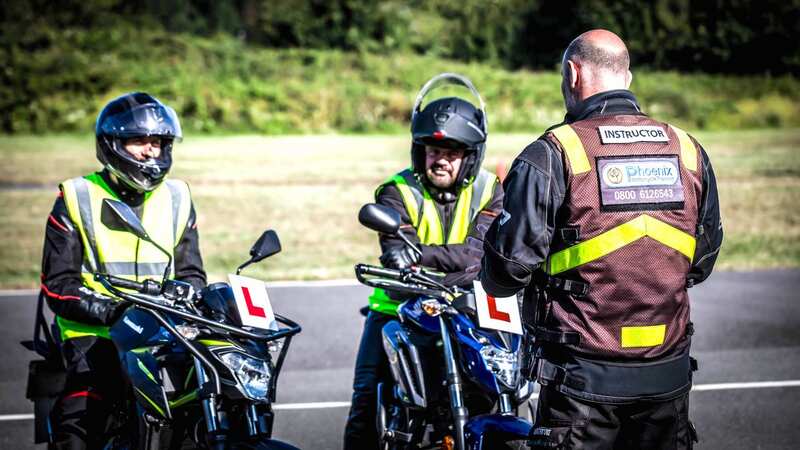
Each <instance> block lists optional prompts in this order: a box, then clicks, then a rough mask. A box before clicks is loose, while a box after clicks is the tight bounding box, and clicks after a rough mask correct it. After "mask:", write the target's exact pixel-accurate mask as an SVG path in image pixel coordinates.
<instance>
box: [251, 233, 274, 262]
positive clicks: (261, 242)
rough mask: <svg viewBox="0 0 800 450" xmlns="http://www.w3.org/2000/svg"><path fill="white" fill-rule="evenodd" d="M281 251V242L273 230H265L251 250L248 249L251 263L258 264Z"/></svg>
mask: <svg viewBox="0 0 800 450" xmlns="http://www.w3.org/2000/svg"><path fill="white" fill-rule="evenodd" d="M280 251H281V241H280V239H278V233H276V232H275V230H267V231H265V232H264V233H262V234H261V237H260V238H258V240H257V241H256V243H255V244H253V248H251V249H250V256H252V259H251V260H250V261H251V262H258V261H261V260H262V259H264V258H268V257H270V256H272V255H274V254H276V253H280Z"/></svg>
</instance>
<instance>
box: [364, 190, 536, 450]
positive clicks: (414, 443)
mask: <svg viewBox="0 0 800 450" xmlns="http://www.w3.org/2000/svg"><path fill="white" fill-rule="evenodd" d="M359 221H360V222H361V223H362V224H363V225H365V226H367V227H368V228H370V229H372V230H375V231H378V232H380V233H385V234H390V235H394V236H397V237H399V238H401V239H403V240H404V241H405V242H406V245H409V246H410V247H411V248H412V249H415V250H416V251H418V250H417V249H416V248H415V246H414V245H413V244H412V243H411V242H410V241H408V240H407V239H406V238H405V237H404V236H403V235H402V233H398V230H399V226H400V217H399V215H398V214H397V213H396V212H395V211H394V210H392V209H390V208H386V207H383V206H380V205H376V204H369V205H366V206H364V207H363V208H362V209H361V211H360V212H359ZM355 272H356V277H357V278H358V280H359V281H360V282H361V283H363V284H365V285H367V286H371V287H377V288H382V289H385V290H388V291H394V292H400V293H404V294H411V295H412V296H413V298H412V299H411V300H408V301H406V302H404V303H402V304H401V306H400V307H399V308H398V315H399V318H398V320H393V321H390V322H389V323H387V324H386V325H385V326H384V327H383V347H384V350H385V352H386V355H387V357H388V359H389V364H390V367H391V375H392V379H391V380H386V381H385V382H382V383H380V384H379V387H378V417H377V422H378V423H377V425H378V435H379V438H380V443H381V447H382V448H384V449H409V448H445V449H458V450H466V449H469V450H478V449H503V448H527V447H526V442H527V440H528V436H529V433H530V431H531V427H532V426H531V423H530V422H529V421H527V420H525V419H522V418H520V417H517V416H516V410H517V408H518V407H519V406H521V405H523V404H526V403H527V400H528V398H529V397H530V396H531V394H533V385H532V384H531V383H530V382H528V381H527V380H525V379H524V378H523V377H521V376H520V359H521V353H522V346H523V342H522V337H521V336H518V335H515V334H511V333H506V332H500V331H495V330H487V329H481V328H480V327H479V326H478V325H477V311H476V304H475V296H474V294H473V293H472V292H471V291H470V290H464V289H460V288H458V287H453V286H446V285H444V284H443V283H442V282H441V280H440V279H439V277H437V276H436V275H435V274H432V273H428V272H426V271H424V270H422V269H420V268H411V269H403V270H394V269H387V268H383V267H376V266H370V265H366V264H357V265H356V266H355ZM476 413H478V414H476Z"/></svg>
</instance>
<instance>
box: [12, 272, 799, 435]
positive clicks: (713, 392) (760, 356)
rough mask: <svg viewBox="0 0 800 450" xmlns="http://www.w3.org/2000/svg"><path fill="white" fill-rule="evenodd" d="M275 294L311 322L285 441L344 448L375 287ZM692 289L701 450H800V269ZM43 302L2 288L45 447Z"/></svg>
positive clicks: (22, 410)
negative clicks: (37, 348) (35, 343)
mask: <svg viewBox="0 0 800 450" xmlns="http://www.w3.org/2000/svg"><path fill="white" fill-rule="evenodd" d="M270 292H271V297H272V300H273V304H274V309H275V311H276V312H278V313H279V314H282V315H284V316H287V317H290V318H292V319H293V320H295V321H297V322H299V323H300V324H301V325H302V326H303V332H302V333H301V334H300V335H299V336H298V337H297V338H295V340H294V341H293V343H292V348H291V349H290V352H289V355H288V357H287V359H286V364H285V366H284V370H283V372H282V373H281V379H280V382H279V385H278V399H277V402H278V404H279V406H278V408H279V409H278V411H277V413H276V423H275V430H274V431H275V433H274V434H275V437H276V438H278V439H282V440H285V441H288V442H291V443H293V444H294V445H297V446H298V447H300V448H304V449H337V448H341V442H342V430H343V428H344V423H345V419H346V416H347V411H348V406H347V405H348V402H349V399H350V394H351V389H350V388H351V381H352V368H353V363H354V360H355V352H356V346H357V343H358V339H359V336H360V333H361V327H362V323H363V319H362V317H361V316H360V315H359V313H358V309H359V308H360V307H361V306H363V305H364V304H365V301H366V300H365V299H366V297H367V295H368V292H369V290H368V289H367V288H364V287H361V286H347V285H325V284H322V285H320V284H316V285H314V284H312V285H308V286H302V285H301V286H281V287H273V288H272V289H271V290H270ZM690 295H691V298H692V320H693V322H694V324H695V329H696V333H695V336H694V343H693V355H694V356H695V357H696V358H697V359H698V360H699V361H700V370H699V371H698V372H696V374H695V392H693V394H692V397H691V418H692V421H693V422H694V423H695V425H696V427H697V430H698V433H699V435H700V444H699V445H698V448H702V449H775V448H785V449H795V448H800V440H799V439H800V426H799V425H798V422H799V421H800V271H768V272H754V273H732V272H728V273H715V274H714V275H712V277H711V279H710V280H708V281H707V282H706V283H704V284H702V285H700V286H697V287H695V288H694V289H692V290H691V291H690ZM34 307H35V298H34V296H33V295H31V294H22V295H20V294H8V293H6V294H4V295H0V325H1V326H0V337H2V342H3V343H4V344H5V347H6V348H5V355H4V357H3V358H2V362H0V448H3V449H33V448H37V447H36V446H34V445H33V444H32V442H33V437H32V436H33V421H32V420H31V419H30V418H29V417H30V414H31V413H32V405H31V403H29V402H28V401H27V400H26V399H25V382H26V377H27V362H28V360H29V359H31V355H30V354H29V353H28V352H27V351H26V350H25V349H24V348H22V347H21V346H20V345H19V344H18V342H19V341H21V340H23V339H29V336H30V332H31V329H32V326H33V313H34ZM760 382H777V383H760ZM759 383H760V384H759ZM281 406H283V408H281ZM39 448H42V446H40V447H39Z"/></svg>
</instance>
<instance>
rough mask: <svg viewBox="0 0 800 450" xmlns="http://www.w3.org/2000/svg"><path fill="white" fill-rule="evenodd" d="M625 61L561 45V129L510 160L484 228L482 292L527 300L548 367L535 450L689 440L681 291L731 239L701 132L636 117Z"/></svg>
mask: <svg viewBox="0 0 800 450" xmlns="http://www.w3.org/2000/svg"><path fill="white" fill-rule="evenodd" d="M629 61H630V59H629V55H628V50H627V48H626V46H625V44H624V42H623V41H622V40H621V39H620V38H619V37H618V36H617V35H615V34H614V33H611V32H610V31H607V30H592V31H588V32H586V33H584V34H582V35H580V36H578V37H577V38H576V39H575V40H574V41H572V43H571V44H570V45H569V46H568V47H567V49H566V51H565V53H564V58H563V72H562V75H563V79H562V92H563V94H564V102H565V105H566V109H567V115H566V118H565V121H564V123H562V124H559V125H556V126H554V127H552V128H550V129H549V130H547V131H546V132H545V134H544V135H543V136H541V137H540V138H539V139H538V140H536V141H535V142H533V143H532V144H530V145H529V146H528V147H527V148H525V149H524V150H523V151H522V153H521V154H520V155H519V157H517V159H516V161H515V162H514V164H513V166H512V168H511V170H510V172H509V174H508V177H507V178H506V180H505V182H504V187H505V189H506V198H505V201H504V204H503V212H502V214H501V216H500V217H498V219H497V220H496V221H495V222H494V223H493V224H492V226H491V227H490V229H489V231H488V232H487V233H486V240H485V242H484V249H485V251H486V253H485V255H484V259H483V269H482V271H481V281H482V283H483V286H484V288H485V289H486V291H487V292H488V293H489V294H492V295H496V296H509V295H512V294H514V293H516V292H517V291H519V290H520V289H523V288H524V289H525V301H524V311H523V315H524V316H526V318H528V319H529V320H530V321H531V322H532V325H533V327H534V330H533V333H532V334H533V336H534V337H535V340H536V346H537V348H538V352H539V353H538V356H539V357H540V358H541V359H539V361H538V362H537V366H536V370H535V372H534V374H533V375H535V376H536V378H537V380H538V381H539V383H540V384H542V391H541V394H540V397H539V407H538V409H537V417H536V422H535V429H534V430H533V432H532V436H531V438H532V441H531V442H532V444H533V447H534V448H612V447H613V448H648V449H655V448H670V449H675V448H681V449H683V448H691V447H692V444H693V441H694V440H695V436H694V435H695V433H694V428H693V427H692V425H691V422H690V421H689V390H690V389H691V371H692V368H693V367H694V366H695V363H694V362H693V360H692V359H691V358H690V357H689V349H690V343H691V335H692V330H693V328H692V323H691V322H690V321H689V298H688V293H687V288H689V287H692V286H693V285H695V284H697V283H700V282H702V281H703V280H705V279H706V278H707V277H708V276H709V275H710V274H711V271H712V269H713V267H714V262H715V260H716V258H717V255H718V253H719V249H720V245H721V243H722V222H721V220H720V212H719V200H718V195H717V187H716V181H715V178H714V171H713V170H712V168H711V163H710V161H709V158H708V155H707V154H706V152H705V150H704V149H703V147H702V146H701V145H700V144H699V143H698V142H697V141H696V140H695V139H694V138H693V137H691V136H690V135H689V134H687V133H686V132H684V131H682V130H681V129H679V128H677V127H675V126H673V125H670V124H666V123H663V122H659V121H656V120H654V119H651V118H650V117H648V116H647V115H645V114H644V113H643V112H642V111H641V109H640V107H639V104H638V102H637V100H636V97H635V96H634V95H633V94H632V93H631V92H630V91H629V90H628V87H629V86H630V83H631V79H632V75H631V72H630V71H629ZM525 310H527V312H526V311H525Z"/></svg>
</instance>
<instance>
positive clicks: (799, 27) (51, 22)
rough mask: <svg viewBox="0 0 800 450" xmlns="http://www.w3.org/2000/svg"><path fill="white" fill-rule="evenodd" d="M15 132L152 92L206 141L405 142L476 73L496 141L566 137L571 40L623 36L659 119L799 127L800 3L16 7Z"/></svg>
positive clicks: (7, 18)
mask: <svg viewBox="0 0 800 450" xmlns="http://www.w3.org/2000/svg"><path fill="white" fill-rule="evenodd" d="M0 24H1V26H2V35H1V36H0V132H3V133H23V134H27V133H41V132H76V131H78V132H88V131H89V130H91V129H92V124H93V122H94V118H95V115H96V113H97V111H98V110H99V109H100V107H101V106H102V105H103V104H104V103H106V102H107V101H108V100H109V99H111V98H112V97H114V96H116V95H119V94H120V93H123V92H126V91H130V90H134V89H137V90H146V91H148V92H151V93H153V94H155V95H157V96H159V97H161V98H162V99H163V100H165V101H166V102H167V103H169V104H170V105H172V106H174V107H175V109H176V110H177V111H178V113H179V115H180V117H181V119H182V121H183V122H184V127H185V128H187V129H188V130H191V131H194V132H208V133H220V132H224V133H243V132H247V133H252V132H256V133H267V134H282V133H319V132H330V131H340V132H395V131H399V130H401V129H403V128H405V127H406V126H407V121H408V115H409V110H410V108H411V104H412V102H413V96H414V94H415V93H416V91H417V90H418V89H419V87H420V86H421V85H422V84H423V83H424V81H425V80H427V79H428V78H429V77H431V76H432V75H434V74H436V73H438V72H442V71H456V72H461V73H464V74H466V75H468V76H469V77H471V78H472V79H473V81H474V82H475V83H476V85H477V86H478V88H479V89H480V90H481V92H482V94H483V95H484V96H485V98H486V100H487V103H488V105H489V108H490V117H491V119H492V121H491V124H492V127H493V129H494V130H500V131H524V130H530V129H531V128H543V127H545V126H547V125H550V124H552V123H555V122H558V121H559V120H560V118H561V115H562V111H563V106H562V103H561V97H560V92H559V76H558V72H557V70H556V69H557V67H558V63H559V60H560V54H561V52H562V51H563V48H564V47H565V46H566V44H567V43H569V40H570V39H571V38H573V37H574V36H575V35H577V34H578V33H580V32H582V31H585V30H587V29H590V28H595V27H603V28H608V29H611V30H613V31H615V32H617V33H619V34H620V35H621V36H622V37H623V39H625V40H626V42H627V43H628V45H629V47H630V50H631V54H632V64H633V69H634V84H633V86H632V90H634V92H635V93H637V95H638V96H639V98H640V100H641V101H642V103H643V105H644V107H645V109H646V111H647V112H649V113H651V114H654V115H656V116H657V117H659V118H661V119H664V120H672V121H675V122H677V123H678V124H683V125H684V126H687V127H692V128H700V129H730V128H763V127H795V126H799V125H800V109H799V107H798V105H800V101H798V100H800V98H798V97H800V83H798V80H797V79H796V75H797V74H798V73H800V46H798V45H797V37H798V36H800V0H785V1H773V0H766V1H752V0H706V1H700V0H694V1H691V0H654V1H645V0H619V1H615V2H604V1H600V0H576V1H572V2H555V1H535V0H534V1H523V0H495V1H487V0H439V1H422V0H416V1H414V0H411V1H396V0H389V1H382V2H375V1H368V0H338V1H327V0H326V1H323V0H217V1H213V0H160V1H157V0H125V1H123V0H83V1H78V0H64V1H59V2H56V3H53V2H49V1H43V0H30V1H20V0H6V1H4V2H2V5H0Z"/></svg>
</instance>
